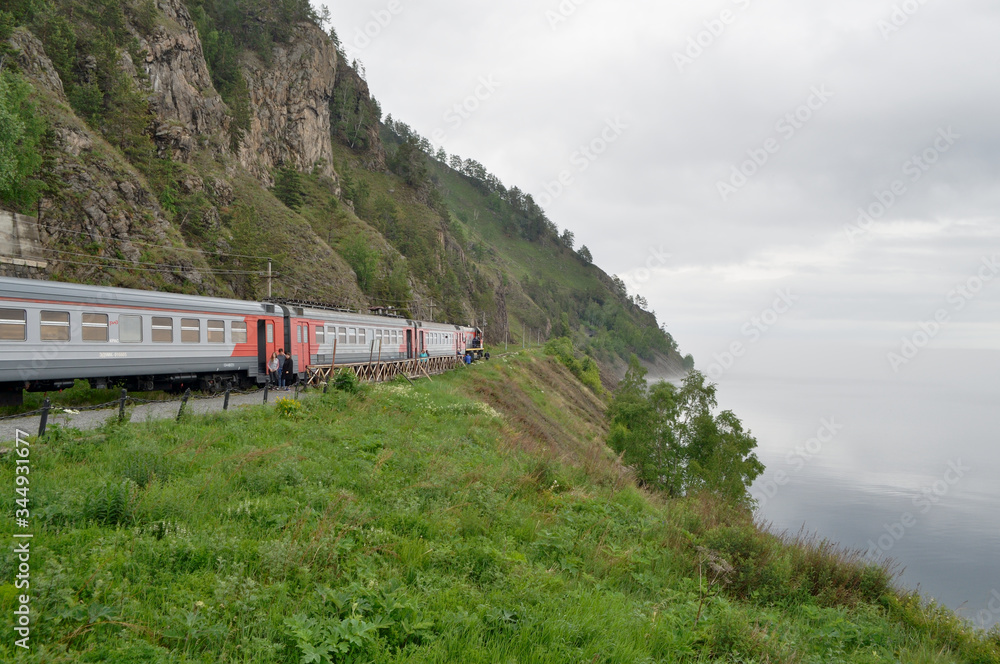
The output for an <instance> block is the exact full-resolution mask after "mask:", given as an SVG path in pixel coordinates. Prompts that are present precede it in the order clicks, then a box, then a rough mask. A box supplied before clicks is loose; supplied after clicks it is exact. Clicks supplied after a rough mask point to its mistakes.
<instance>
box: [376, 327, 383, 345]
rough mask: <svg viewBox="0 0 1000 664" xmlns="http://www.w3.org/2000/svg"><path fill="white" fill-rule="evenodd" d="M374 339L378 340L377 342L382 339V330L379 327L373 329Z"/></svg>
mask: <svg viewBox="0 0 1000 664" xmlns="http://www.w3.org/2000/svg"><path fill="white" fill-rule="evenodd" d="M375 341H379V342H381V341H382V330H381V329H378V330H375Z"/></svg>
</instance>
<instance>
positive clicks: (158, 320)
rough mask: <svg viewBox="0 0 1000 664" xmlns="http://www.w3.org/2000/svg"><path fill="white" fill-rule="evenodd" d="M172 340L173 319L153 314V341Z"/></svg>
mask: <svg viewBox="0 0 1000 664" xmlns="http://www.w3.org/2000/svg"><path fill="white" fill-rule="evenodd" d="M173 341H174V319H173V318H168V317H166V316H153V343H154V344H169V343H173Z"/></svg>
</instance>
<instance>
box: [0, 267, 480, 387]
mask: <svg viewBox="0 0 1000 664" xmlns="http://www.w3.org/2000/svg"><path fill="white" fill-rule="evenodd" d="M481 347H482V332H481V330H480V329H479V328H477V327H473V326H465V325H450V324H445V323H435V322H430V321H420V320H412V319H408V318H403V317H399V316H391V315H384V314H383V315H379V314H371V313H358V312H354V311H349V310H344V309H336V308H332V307H323V306H320V305H315V304H309V303H291V302H280V301H267V300H266V301H260V302H257V301H245V300H234V299H225V298H216V297H204V296H198V295H183V294H177V293H163V292H158V291H144V290H134V289H129V288H116V287H103V286H88V285H82V284H71V283H64V282H57V281H46V280H40V279H20V278H14V277H0V405H18V404H20V403H21V402H22V398H23V390H28V391H30V392H44V391H53V390H60V389H64V388H66V387H71V386H72V385H73V383H74V381H75V380H76V379H84V380H87V381H88V382H89V383H90V385H91V386H92V387H95V388H107V387H113V386H121V387H124V388H126V389H130V390H136V391H150V390H170V391H176V390H180V389H185V388H191V389H198V390H204V391H221V390H224V389H241V388H249V387H252V386H254V385H262V384H263V383H265V382H267V370H266V366H265V365H266V363H267V360H268V358H270V356H271V354H272V353H273V352H275V351H277V350H278V349H284V351H285V353H286V354H287V355H290V356H291V362H292V380H293V382H294V381H296V380H302V379H304V378H306V377H307V371H308V367H310V366H312V367H316V366H329V365H330V364H331V363H332V362H334V361H336V364H337V365H338V366H339V365H345V364H363V363H366V362H376V361H381V362H386V361H395V360H406V359H414V358H419V357H443V356H463V355H464V354H465V353H466V351H467V349H477V348H481ZM334 352H336V357H334Z"/></svg>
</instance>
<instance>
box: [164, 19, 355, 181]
mask: <svg viewBox="0 0 1000 664" xmlns="http://www.w3.org/2000/svg"><path fill="white" fill-rule="evenodd" d="M174 1H176V0H174ZM243 77H244V79H245V80H246V82H247V87H248V88H249V89H250V104H251V108H252V109H253V113H252V116H251V121H250V131H248V132H247V134H246V136H245V137H244V139H243V143H242V145H241V147H240V151H239V159H240V163H241V164H243V166H244V167H246V169H247V170H248V171H250V172H251V173H252V174H253V175H254V176H255V177H256V178H257V179H258V180H260V181H261V182H262V183H264V184H266V185H268V186H270V185H271V184H273V182H272V179H271V173H272V172H273V170H274V169H275V168H276V167H278V166H291V167H293V168H295V169H297V170H300V171H315V172H318V173H320V174H322V175H325V176H327V177H330V178H333V179H336V173H335V172H334V170H333V151H332V148H331V143H330V102H331V101H332V99H333V89H334V85H335V84H336V80H337V51H336V49H335V48H334V46H333V43H332V42H331V41H330V38H329V37H327V36H326V35H325V34H324V33H323V31H322V30H320V29H319V28H318V27H316V26H315V25H312V24H310V23H304V24H299V25H297V26H295V37H294V39H293V40H292V42H291V43H290V44H279V45H277V46H275V48H274V51H273V55H272V63H271V64H270V65H268V66H265V65H264V64H263V63H261V62H260V59H259V58H257V57H255V56H254V55H253V54H247V55H246V56H245V57H244V60H243Z"/></svg>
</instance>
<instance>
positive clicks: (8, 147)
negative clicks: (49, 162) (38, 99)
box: [0, 17, 47, 212]
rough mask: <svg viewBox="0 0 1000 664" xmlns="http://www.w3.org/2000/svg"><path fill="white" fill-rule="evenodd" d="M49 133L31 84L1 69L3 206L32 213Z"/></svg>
mask: <svg viewBox="0 0 1000 664" xmlns="http://www.w3.org/2000/svg"><path fill="white" fill-rule="evenodd" d="M2 21H3V18H2V17H0V23H2ZM3 40H4V35H3V30H2V29H0V43H2V42H3ZM0 58H3V55H2V54H0ZM46 130H47V123H46V122H45V118H44V117H43V116H42V115H40V114H39V113H38V109H37V108H36V107H35V105H34V103H32V102H31V85H30V84H29V83H27V82H25V81H24V79H22V78H21V77H20V76H18V75H17V74H15V73H14V72H11V71H7V70H0V203H3V204H5V205H7V206H10V207H11V208H13V209H14V210H16V211H18V212H27V211H30V210H31V208H32V206H33V205H34V204H35V202H36V201H37V200H38V196H39V195H40V193H41V190H42V187H43V183H42V181H41V180H39V179H37V178H36V177H35V176H36V175H37V174H38V171H39V169H40V168H41V166H42V146H41V144H42V141H43V140H44V137H45V132H46Z"/></svg>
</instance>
